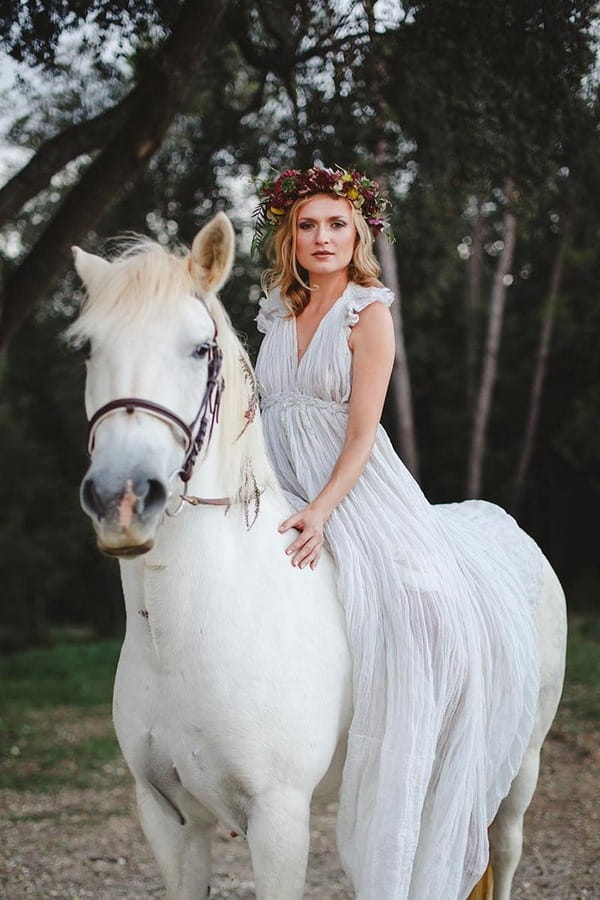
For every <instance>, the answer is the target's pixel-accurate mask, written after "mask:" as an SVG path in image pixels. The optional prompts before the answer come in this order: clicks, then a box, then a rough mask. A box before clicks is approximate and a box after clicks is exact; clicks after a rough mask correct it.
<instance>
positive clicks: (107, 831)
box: [0, 731, 600, 900]
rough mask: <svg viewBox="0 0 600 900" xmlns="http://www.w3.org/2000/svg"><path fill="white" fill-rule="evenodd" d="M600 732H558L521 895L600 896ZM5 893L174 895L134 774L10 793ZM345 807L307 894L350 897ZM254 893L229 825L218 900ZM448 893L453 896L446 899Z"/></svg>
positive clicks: (107, 771) (1, 845) (322, 826)
mask: <svg viewBox="0 0 600 900" xmlns="http://www.w3.org/2000/svg"><path fill="white" fill-rule="evenodd" d="M599 739H600V732H591V731H588V732H584V733H579V734H563V733H561V732H558V733H556V732H555V733H553V734H552V736H551V737H550V738H549V740H548V741H547V743H546V747H545V751H544V759H543V766H542V773H541V777H540V783H539V786H538V790H537V794H536V796H535V799H534V802H533V804H532V806H531V808H530V811H529V813H528V816H527V820H526V836H525V850H524V854H523V859H522V862H521V866H520V868H519V871H518V875H517V879H516V883H515V888H514V891H513V900H525V898H527V900H580V898H595V900H600V802H599V800H600V740H599ZM0 810H1V813H0V816H1V818H0V897H1V898H5V900H20V898H26V897H37V898H49V897H60V898H69V900H73V898H80V897H92V898H113V897H114V898H117V897H127V898H131V900H134V898H135V900H138V898H140V900H141V898H146V897H156V898H162V897H164V891H163V889H162V886H161V882H160V878H159V875H158V872H157V869H156V866H155V864H154V862H153V859H152V857H151V854H150V851H149V849H148V847H147V845H146V844H145V842H144V839H143V837H142V834H141V831H140V828H139V825H138V823H137V818H136V814H135V808H134V803H133V795H132V790H131V785H130V783H129V779H128V776H127V774H126V772H125V771H124V769H123V768H122V766H121V765H119V764H111V765H107V766H105V767H104V772H103V774H102V776H101V778H100V779H99V783H98V784H97V785H96V786H94V787H91V788H85V789H82V790H71V789H69V790H63V791H61V792H59V793H56V792H53V793H28V792H17V791H7V790H4V791H2V792H0ZM334 820H335V809H334V807H330V808H328V809H327V810H324V811H323V813H322V814H321V815H318V816H315V818H314V821H313V824H312V845H311V859H310V863H309V874H308V884H307V889H306V894H305V896H306V897H310V898H313V900H317V898H318V900H329V898H335V900H350V898H351V897H352V892H351V890H350V888H349V885H348V882H347V880H346V879H345V877H344V875H343V873H342V872H341V871H340V869H339V865H338V861H337V856H336V853H335V849H334V848H335V844H334ZM252 897H254V890H253V885H252V874H251V869H250V864H249V857H248V852H247V847H246V845H245V843H244V841H243V840H242V839H241V838H235V839H232V838H230V837H229V835H228V834H226V833H225V832H220V833H219V836H218V840H217V841H216V846H215V854H214V877H213V883H212V892H211V898H212V900H224V898H239V900H249V898H252ZM440 900H444V898H440Z"/></svg>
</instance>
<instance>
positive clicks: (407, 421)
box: [363, 0, 419, 478]
mask: <svg viewBox="0 0 600 900" xmlns="http://www.w3.org/2000/svg"><path fill="white" fill-rule="evenodd" d="M363 5H364V9H365V13H366V15H367V23H368V30H369V39H370V42H371V49H370V55H369V59H368V63H367V67H366V76H367V79H368V81H369V82H370V83H369V87H370V90H371V102H372V104H373V108H374V110H375V121H374V125H373V130H374V133H375V135H376V141H375V152H374V154H373V161H374V168H375V172H374V175H375V179H376V180H377V182H378V183H379V186H380V188H381V191H382V193H383V194H384V195H386V194H388V193H389V180H388V177H387V173H386V166H387V164H388V156H389V148H388V141H387V138H386V133H385V123H386V119H387V110H386V103H385V99H384V97H383V92H382V89H383V86H384V84H385V81H386V80H387V71H386V68H385V63H384V61H383V59H382V57H381V56H380V55H379V54H378V53H377V48H376V47H375V44H374V42H375V40H376V29H375V14H374V2H373V0H365V2H364V3H363ZM376 248H377V255H378V257H379V262H380V263H381V270H382V277H383V281H384V283H385V284H386V286H387V287H389V289H390V290H391V291H392V292H393V294H394V295H395V297H396V303H395V304H393V305H392V318H393V321H394V334H395V339H396V358H395V363H394V370H393V372H392V377H391V380H390V387H389V391H388V398H387V404H388V407H389V408H391V410H392V415H391V416H390V419H391V421H392V423H393V426H392V427H391V428H390V429H389V430H390V438H391V440H392V442H393V443H394V445H395V446H396V447H397V448H398V449H399V451H400V455H401V456H402V459H403V460H404V463H405V465H406V467H407V469H408V470H409V471H410V472H411V474H412V475H413V476H414V477H415V478H418V475H419V459H418V454H417V440H416V433H415V424H414V417H413V407H412V392H411V387H410V372H409V368H408V358H407V355H406V346H405V343H404V326H403V323H402V307H401V303H400V299H401V295H400V278H399V277H398V262H397V260H396V253H395V252H394V248H393V247H392V245H391V244H390V242H389V241H388V239H387V238H386V237H385V236H384V235H379V237H378V238H377V241H376Z"/></svg>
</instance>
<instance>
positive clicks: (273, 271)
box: [261, 194, 381, 316]
mask: <svg viewBox="0 0 600 900" xmlns="http://www.w3.org/2000/svg"><path fill="white" fill-rule="evenodd" d="M316 196H319V195H318V194H311V195H310V196H308V197H300V198H299V199H298V200H296V202H295V203H294V204H293V206H291V207H290V209H289V212H288V213H287V215H286V216H285V218H284V219H283V221H282V223H281V225H279V227H278V228H277V230H276V231H275V232H274V234H273V235H272V237H270V238H269V239H268V241H269V242H268V244H267V256H268V258H269V261H270V263H271V265H270V266H269V268H267V269H266V270H265V272H264V273H263V276H262V278H261V284H262V287H263V290H265V291H266V293H267V294H269V293H270V292H271V291H273V290H274V289H275V288H279V290H280V292H281V301H282V303H283V305H284V306H285V307H286V309H287V310H288V311H289V313H290V315H292V316H297V315H299V314H300V313H301V312H302V310H303V309H304V308H305V307H306V306H307V305H308V302H309V300H310V295H311V291H313V290H314V288H313V287H311V285H309V284H307V277H308V272H307V271H306V269H304V268H303V267H302V266H300V265H299V264H298V260H297V258H296V234H297V224H298V215H299V213H300V210H301V208H302V207H303V206H304V204H305V203H307V202H308V201H309V200H312V199H313V198H314V197H316ZM325 196H329V195H325ZM340 199H342V198H340ZM346 202H347V203H348V208H349V209H350V210H351V211H352V222H353V223H354V227H355V228H356V236H357V240H356V244H355V247H354V253H353V254H352V259H351V261H350V267H349V277H350V280H351V281H354V282H355V283H356V284H360V285H363V286H364V287H381V282H380V281H379V275H380V273H381V267H380V265H379V263H378V262H377V259H376V258H375V254H374V252H373V235H372V234H371V230H370V228H369V226H368V225H367V222H366V221H365V219H364V218H363V216H362V215H361V214H360V212H359V211H358V210H357V209H355V207H354V206H353V205H352V204H351V203H349V202H348V201H346Z"/></svg>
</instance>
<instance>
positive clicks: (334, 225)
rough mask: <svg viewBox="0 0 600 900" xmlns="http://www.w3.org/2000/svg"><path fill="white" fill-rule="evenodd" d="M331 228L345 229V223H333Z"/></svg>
mask: <svg viewBox="0 0 600 900" xmlns="http://www.w3.org/2000/svg"><path fill="white" fill-rule="evenodd" d="M333 227H334V228H345V227H346V223H345V222H334V223H333Z"/></svg>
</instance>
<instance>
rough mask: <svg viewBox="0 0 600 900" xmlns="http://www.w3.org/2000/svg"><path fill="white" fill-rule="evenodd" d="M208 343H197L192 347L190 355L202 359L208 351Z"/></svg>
mask: <svg viewBox="0 0 600 900" xmlns="http://www.w3.org/2000/svg"><path fill="white" fill-rule="evenodd" d="M208 347H209V345H208V344H198V346H197V347H194V352H193V353H192V356H193V357H194V359H202V358H203V357H204V356H206V354H207V353H208Z"/></svg>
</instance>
